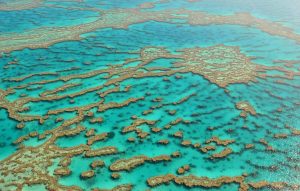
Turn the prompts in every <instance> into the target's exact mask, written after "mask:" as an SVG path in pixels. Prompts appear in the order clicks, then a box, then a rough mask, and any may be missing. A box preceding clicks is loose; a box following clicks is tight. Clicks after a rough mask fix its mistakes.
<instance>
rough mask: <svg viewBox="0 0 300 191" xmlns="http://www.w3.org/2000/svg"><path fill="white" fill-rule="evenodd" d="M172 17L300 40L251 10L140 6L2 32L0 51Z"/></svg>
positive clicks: (73, 38)
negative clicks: (220, 12)
mask: <svg viewBox="0 0 300 191" xmlns="http://www.w3.org/2000/svg"><path fill="white" fill-rule="evenodd" d="M186 15H187V17H186ZM172 19H184V20H186V22H187V23H189V24H191V25H209V24H233V25H241V26H248V27H254V28H258V29H260V30H261V31H263V32H266V33H269V34H271V35H277V36H282V37H285V38H289V39H292V40H295V41H296V42H298V43H299V42H300V35H299V34H297V33H295V32H294V31H293V30H292V29H291V28H288V27H285V26H283V25H281V24H279V23H274V22H271V21H267V20H264V19H260V18H256V17H254V16H252V15H251V14H249V13H236V14H233V15H226V16H223V15H211V14H208V13H205V12H200V11H191V10H186V9H180V10H161V11H144V10H143V9H139V8H136V9H113V10H101V18H99V19H98V20H96V21H94V22H90V23H86V24H81V25H77V26H69V27H52V28H51V27H48V28H40V29H35V30H31V31H27V32H26V33H25V34H9V35H7V34H6V35H2V36H0V42H1V43H0V52H11V51H14V50H20V49H24V48H44V47H48V46H50V45H52V44H55V43H58V42H62V41H70V40H80V38H81V37H80V35H81V34H84V33H87V32H91V31H94V30H96V29H103V28H127V27H128V26H129V25H132V24H137V23H143V22H147V21H151V20H154V21H158V22H169V23H172ZM177 24H178V23H177ZM45 34H46V35H45ZM41 42H42V43H41Z"/></svg>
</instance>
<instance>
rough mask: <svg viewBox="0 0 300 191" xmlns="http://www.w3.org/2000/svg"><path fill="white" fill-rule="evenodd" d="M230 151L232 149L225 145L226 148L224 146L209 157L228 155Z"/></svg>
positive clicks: (215, 157)
mask: <svg viewBox="0 0 300 191" xmlns="http://www.w3.org/2000/svg"><path fill="white" fill-rule="evenodd" d="M232 152H233V151H232V149H231V148H228V147H227V148H224V149H223V150H222V151H220V152H219V153H215V154H213V155H211V159H217V158H224V157H226V156H228V155H229V154H231V153H232Z"/></svg>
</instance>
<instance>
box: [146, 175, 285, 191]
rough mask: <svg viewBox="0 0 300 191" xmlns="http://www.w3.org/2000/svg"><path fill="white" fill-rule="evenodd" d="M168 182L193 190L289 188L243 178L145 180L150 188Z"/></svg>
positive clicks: (153, 178)
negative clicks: (236, 186) (226, 185)
mask: <svg viewBox="0 0 300 191" xmlns="http://www.w3.org/2000/svg"><path fill="white" fill-rule="evenodd" d="M170 182H174V183H175V184H178V185H183V186H185V187H189V188H193V187H204V188H220V187H221V186H223V185H224V184H232V183H234V184H238V185H239V191H248V190H250V186H251V187H252V188H264V187H271V188H274V189H282V188H287V187H290V186H289V185H288V184H287V183H284V182H267V181H261V182H253V183H246V182H245V176H234V177H229V176H221V177H219V178H209V177H205V176H201V177H197V176H194V175H188V176H175V175H173V174H166V175H159V176H154V177H150V178H148V179H147V184H148V186H150V187H156V186H159V185H161V184H168V183H170Z"/></svg>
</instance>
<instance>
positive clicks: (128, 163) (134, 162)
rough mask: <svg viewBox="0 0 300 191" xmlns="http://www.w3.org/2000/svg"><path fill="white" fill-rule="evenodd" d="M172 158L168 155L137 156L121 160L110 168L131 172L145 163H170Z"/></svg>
mask: <svg viewBox="0 0 300 191" xmlns="http://www.w3.org/2000/svg"><path fill="white" fill-rule="evenodd" d="M170 160H171V157H170V156H168V155H160V156H156V157H152V158H150V157H147V156H145V155H139V156H135V157H132V158H129V159H120V160H117V161H115V162H114V163H112V164H111V165H110V167H109V169H110V170H111V171H123V170H126V171H130V170H132V169H133V168H136V167H137V166H140V165H142V164H144V163H145V162H154V163H156V162H160V161H170Z"/></svg>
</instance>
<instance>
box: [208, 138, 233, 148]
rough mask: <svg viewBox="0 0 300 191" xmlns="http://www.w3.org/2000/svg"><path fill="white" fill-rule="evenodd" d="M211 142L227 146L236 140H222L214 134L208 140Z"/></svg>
mask: <svg viewBox="0 0 300 191" xmlns="http://www.w3.org/2000/svg"><path fill="white" fill-rule="evenodd" d="M211 142H214V143H216V144H217V145H223V146H227V145H228V144H231V143H234V142H235V140H230V139H228V140H221V139H220V138H219V137H216V136H213V137H212V138H210V139H209V140H207V141H206V144H209V143H211Z"/></svg>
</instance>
